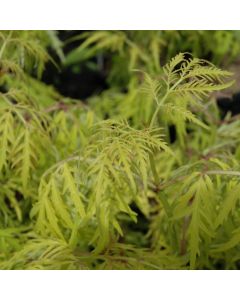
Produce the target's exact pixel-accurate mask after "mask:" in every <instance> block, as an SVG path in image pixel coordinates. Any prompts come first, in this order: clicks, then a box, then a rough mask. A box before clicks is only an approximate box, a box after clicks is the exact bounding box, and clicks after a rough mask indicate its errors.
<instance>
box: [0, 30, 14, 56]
mask: <svg viewBox="0 0 240 300" xmlns="http://www.w3.org/2000/svg"><path fill="white" fill-rule="evenodd" d="M11 35H12V31H10V33H9V35H8V36H7V38H6V39H5V41H4V42H3V45H2V48H1V50H0V59H1V58H2V56H3V52H4V50H5V48H6V46H7V43H8V42H9V39H10V37H11Z"/></svg>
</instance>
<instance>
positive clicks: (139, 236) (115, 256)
mask: <svg viewBox="0 0 240 300" xmlns="http://www.w3.org/2000/svg"><path fill="white" fill-rule="evenodd" d="M98 35H106V33H105V32H103V33H101V32H99V33H98ZM118 35H119V36H118ZM119 38H122V36H121V34H120V33H117V34H116V35H114V34H113V36H111V38H110V40H109V42H108V43H109V44H111V43H112V46H111V48H112V50H117V51H118V50H119V51H120V50H121V49H119V47H118V46H117V45H116V47H115V46H114V45H115V42H116V39H119ZM89 39H90V38H88V39H87V40H86V41H85V46H84V47H87V46H90V47H91V43H93V42H95V43H96V44H94V47H95V48H96V47H100V46H102V44H101V43H103V42H101V41H99V39H96V36H94V35H93V37H92V40H89ZM117 41H118V40H117ZM118 42H119V41H118ZM0 43H1V44H0V47H1V48H0V64H1V70H0V71H1V77H0V81H1V82H0V83H1V93H0V100H1V102H0V148H1V152H0V172H1V173H0V180H1V189H0V253H1V254H0V268H1V269H186V268H189V267H190V268H192V269H194V268H198V269H202V268H209V269H214V268H215V267H216V266H217V264H218V263H219V261H224V262H225V264H226V268H236V267H237V262H238V261H239V242H240V234H239V228H238V227H239V223H240V211H239V206H238V201H239V195H240V193H239V192H240V184H239V176H240V170H239V159H240V148H239V130H240V123H239V120H238V119H237V118H231V116H227V117H226V119H225V120H223V121H221V119H220V117H219V111H218V108H217V106H216V103H215V101H214V98H213V97H211V96H210V95H211V93H212V92H214V91H218V90H222V89H225V88H227V87H229V86H230V85H232V84H233V81H232V80H231V79H229V78H230V77H231V76H232V74H231V73H229V72H227V71H223V70H221V69H219V68H217V67H216V66H214V65H213V64H212V63H210V62H208V61H205V60H202V59H198V58H195V57H192V56H191V55H190V54H186V53H179V54H178V55H176V56H175V57H173V58H172V59H171V60H169V62H168V63H166V64H165V65H164V66H163V67H162V66H161V65H160V64H159V65H158V62H157V57H158V55H157V52H153V53H155V55H153V56H151V55H149V56H148V55H147V54H146V57H145V56H144V57H142V56H141V55H140V52H139V51H138V48H134V49H135V52H134V53H135V56H136V55H140V57H141V64H140V65H139V66H141V65H142V64H145V63H146V64H149V66H154V65H155V67H156V69H155V71H153V72H152V73H151V68H150V67H149V69H148V70H147V71H148V72H146V69H145V68H143V70H142V71H140V70H135V71H134V72H132V75H131V80H130V81H129V82H128V84H127V86H126V92H124V93H123V92H121V90H116V89H110V90H108V91H106V92H104V93H102V94H101V95H100V96H98V97H95V98H92V99H90V100H89V103H90V106H88V105H86V104H83V103H82V102H80V101H76V100H72V99H66V98H64V97H62V96H61V95H59V94H58V92H57V91H55V90H54V88H52V87H49V86H47V85H45V84H44V83H43V82H42V81H41V80H40V78H41V73H42V71H43V68H44V63H45V62H46V61H47V60H48V59H50V57H49V55H48V54H47V50H46V49H47V48H46V47H48V46H52V47H53V48H54V49H55V51H56V52H57V54H58V56H59V57H60V59H61V60H62V61H64V59H65V58H64V55H63V52H62V49H61V43H60V41H59V40H58V38H57V35H56V33H55V32H51V31H50V32H38V31H37V32H35V31H29V32H28V31H25V32H22V31H20V32H18V31H14V32H7V31H2V32H1V33H0ZM106 43H107V42H106V41H105V45H106ZM122 43H123V41H122ZM127 44H128V46H129V47H130V48H129V49H130V51H133V50H132V48H131V47H133V45H132V44H131V43H130V41H129V40H127ZM84 47H83V46H82V48H84ZM134 47H135V46H134ZM95 48H93V49H92V51H93V52H94V51H95V50H96V49H95ZM115 48H116V49H115ZM127 49H128V48H127ZM123 51H124V50H123ZM132 55H133V54H131V56H132ZM86 57H88V56H87V54H86ZM68 59H69V58H68ZM132 59H133V58H132ZM37 76H38V77H37ZM37 78H38V79H37ZM106 115H107V116H108V117H107V118H106ZM170 126H175V128H176V133H177V136H176V140H175V141H174V142H173V143H170V137H169V127H170ZM137 212H139V213H140V212H141V214H142V215H144V216H145V218H146V220H147V224H148V228H147V229H148V232H147V234H144V233H143V232H141V231H139V232H136V231H134V230H132V229H131V228H132V227H131V226H132V224H133V223H134V222H135V223H137V222H138V213H137Z"/></svg>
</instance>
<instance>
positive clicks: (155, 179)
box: [149, 153, 160, 185]
mask: <svg viewBox="0 0 240 300" xmlns="http://www.w3.org/2000/svg"><path fill="white" fill-rule="evenodd" d="M149 160H150V167H151V170H152V173H153V177H154V181H155V184H156V185H158V184H159V181H160V180H159V176H158V173H157V169H156V166H155V161H154V156H153V154H152V153H151V154H150V155H149Z"/></svg>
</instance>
